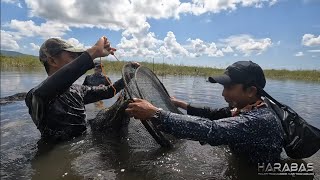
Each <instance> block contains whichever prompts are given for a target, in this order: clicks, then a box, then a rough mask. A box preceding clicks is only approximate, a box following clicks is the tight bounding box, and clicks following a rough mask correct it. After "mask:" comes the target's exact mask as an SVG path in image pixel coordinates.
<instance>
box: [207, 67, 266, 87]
mask: <svg viewBox="0 0 320 180" xmlns="http://www.w3.org/2000/svg"><path fill="white" fill-rule="evenodd" d="M208 80H209V82H211V83H219V84H222V85H229V84H248V85H252V86H256V87H258V88H261V89H263V88H264V87H265V85H266V78H265V76H264V73H263V70H262V68H261V67H260V66H259V65H258V64H256V63H254V62H252V61H238V62H235V63H233V64H232V65H230V66H228V67H227V69H226V70H225V72H224V74H223V75H221V76H216V77H209V79H208Z"/></svg>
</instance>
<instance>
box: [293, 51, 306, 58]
mask: <svg viewBox="0 0 320 180" xmlns="http://www.w3.org/2000/svg"><path fill="white" fill-rule="evenodd" d="M294 56H297V57H300V56H304V54H303V52H301V51H300V52H297V53H296V54H295V55H294Z"/></svg>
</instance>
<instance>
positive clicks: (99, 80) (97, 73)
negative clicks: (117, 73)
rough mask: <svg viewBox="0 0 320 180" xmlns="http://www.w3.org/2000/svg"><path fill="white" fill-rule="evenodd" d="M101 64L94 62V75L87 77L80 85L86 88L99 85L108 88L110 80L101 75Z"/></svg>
mask: <svg viewBox="0 0 320 180" xmlns="http://www.w3.org/2000/svg"><path fill="white" fill-rule="evenodd" d="M103 67H104V66H103V64H101V63H99V62H96V63H95V64H94V73H93V74H90V75H87V76H86V77H85V79H84V81H83V84H82V85H86V86H99V85H105V86H109V85H110V83H111V80H110V78H109V77H106V76H104V75H103V74H102V69H101V68H103Z"/></svg>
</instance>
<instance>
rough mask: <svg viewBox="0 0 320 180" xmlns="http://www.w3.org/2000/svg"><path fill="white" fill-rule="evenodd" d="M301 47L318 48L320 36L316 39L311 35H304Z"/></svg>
mask: <svg viewBox="0 0 320 180" xmlns="http://www.w3.org/2000/svg"><path fill="white" fill-rule="evenodd" d="M301 43H302V45H304V46H319V45H320V35H319V36H318V37H317V36H316V35H313V34H305V35H303V37H302V42H301Z"/></svg>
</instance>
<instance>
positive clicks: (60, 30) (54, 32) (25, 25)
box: [5, 19, 70, 39]
mask: <svg viewBox="0 0 320 180" xmlns="http://www.w3.org/2000/svg"><path fill="white" fill-rule="evenodd" d="M5 26H7V27H9V28H11V29H14V30H16V34H17V35H19V36H24V37H35V36H41V37H43V38H45V39H46V38H49V37H61V36H63V35H64V34H65V33H66V31H70V29H69V27H68V26H67V25H65V24H61V23H57V22H53V21H47V22H46V23H41V24H40V25H39V26H38V25H36V24H35V23H34V22H33V21H32V20H29V21H18V20H15V19H14V20H11V22H10V23H9V24H6V25H5Z"/></svg>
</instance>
